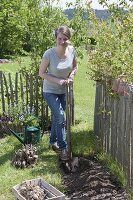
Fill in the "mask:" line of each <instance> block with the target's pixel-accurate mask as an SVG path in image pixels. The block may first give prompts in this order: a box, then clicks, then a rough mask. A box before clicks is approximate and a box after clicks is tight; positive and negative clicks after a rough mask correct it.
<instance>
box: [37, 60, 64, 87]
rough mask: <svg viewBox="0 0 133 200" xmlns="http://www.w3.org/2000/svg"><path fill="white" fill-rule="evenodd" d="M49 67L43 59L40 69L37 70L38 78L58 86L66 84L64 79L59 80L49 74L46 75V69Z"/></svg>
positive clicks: (47, 61) (47, 62)
mask: <svg viewBox="0 0 133 200" xmlns="http://www.w3.org/2000/svg"><path fill="white" fill-rule="evenodd" d="M48 66H49V60H46V59H45V58H43V59H42V62H41V65H40V68H39V76H40V77H41V78H42V79H46V80H48V81H50V82H52V83H57V84H59V85H63V84H66V80H64V79H59V78H57V77H55V76H52V75H50V74H48V73H47V68H48Z"/></svg>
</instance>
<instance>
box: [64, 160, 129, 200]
mask: <svg viewBox="0 0 133 200" xmlns="http://www.w3.org/2000/svg"><path fill="white" fill-rule="evenodd" d="M63 184H64V185H65V190H66V196H67V200H70V199H73V200H74V199H77V200H81V199H82V200H105V199H106V200H127V199H128V195H127V193H126V189H125V188H124V187H123V186H122V185H121V184H120V182H119V181H118V178H117V177H115V176H114V175H112V174H111V172H110V171H109V170H108V169H107V168H106V167H105V166H103V165H102V164H101V163H100V162H99V161H98V160H96V159H95V158H93V157H89V158H82V157H81V158H79V168H78V170H77V171H76V172H75V173H70V172H66V171H65V170H64V169H63Z"/></svg>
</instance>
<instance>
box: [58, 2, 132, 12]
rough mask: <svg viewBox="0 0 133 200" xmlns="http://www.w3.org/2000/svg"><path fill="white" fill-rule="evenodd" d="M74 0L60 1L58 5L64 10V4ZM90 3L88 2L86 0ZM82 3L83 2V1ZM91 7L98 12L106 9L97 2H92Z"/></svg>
mask: <svg viewBox="0 0 133 200" xmlns="http://www.w3.org/2000/svg"><path fill="white" fill-rule="evenodd" d="M74 1H75V0H60V5H61V7H63V8H65V4H66V2H67V3H69V2H74ZM88 1H90V0H88ZM118 1H119V0H109V2H110V3H114V2H115V3H116V2H118ZM83 2H84V0H83ZM127 2H128V3H129V0H127ZM91 7H92V8H93V9H98V10H103V9H106V7H104V8H103V7H102V6H101V5H100V4H99V3H98V0H92V3H91Z"/></svg>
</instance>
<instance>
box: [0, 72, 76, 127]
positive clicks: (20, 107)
mask: <svg viewBox="0 0 133 200" xmlns="http://www.w3.org/2000/svg"><path fill="white" fill-rule="evenodd" d="M42 84H43V82H42V80H41V78H40V77H39V76H38V74H37V75H36V76H35V75H33V74H29V73H25V74H24V75H23V74H22V73H16V74H15V75H13V74H11V73H4V72H2V71H0V105H1V107H0V114H2V113H6V114H9V113H11V111H12V112H14V114H15V112H16V115H18V114H23V113H28V114H33V115H35V116H37V117H40V118H41V120H42V124H43V126H44V127H43V130H48V129H49V128H50V126H51V111H50V109H49V107H48V106H47V103H46V102H45V100H44V98H43V94H42ZM70 91H71V92H70V93H71V100H72V101H71V109H70V112H71V113H70V115H71V124H74V96H73V87H71V90H70Z"/></svg>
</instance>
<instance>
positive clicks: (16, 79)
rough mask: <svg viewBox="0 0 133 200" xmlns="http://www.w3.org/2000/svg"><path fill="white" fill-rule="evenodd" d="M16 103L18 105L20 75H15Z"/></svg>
mask: <svg viewBox="0 0 133 200" xmlns="http://www.w3.org/2000/svg"><path fill="white" fill-rule="evenodd" d="M15 103H16V105H17V104H18V73H17V72H16V75H15Z"/></svg>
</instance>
